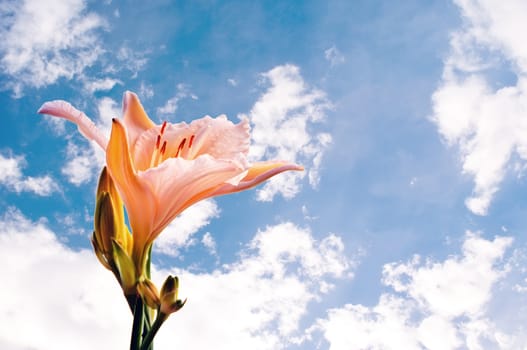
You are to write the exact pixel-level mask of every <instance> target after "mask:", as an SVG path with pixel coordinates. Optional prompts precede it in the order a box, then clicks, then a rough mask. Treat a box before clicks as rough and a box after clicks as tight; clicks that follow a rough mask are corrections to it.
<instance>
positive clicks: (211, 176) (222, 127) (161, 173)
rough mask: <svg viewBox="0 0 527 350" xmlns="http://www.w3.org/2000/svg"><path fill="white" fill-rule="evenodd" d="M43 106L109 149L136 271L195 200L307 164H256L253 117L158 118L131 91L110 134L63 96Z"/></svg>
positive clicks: (108, 161)
mask: <svg viewBox="0 0 527 350" xmlns="http://www.w3.org/2000/svg"><path fill="white" fill-rule="evenodd" d="M38 112H39V113H42V114H49V115H52V116H56V117H61V118H65V119H67V120H70V121H72V122H74V123H75V124H77V126H78V128H79V130H80V132H81V133H82V134H83V135H84V136H85V137H86V138H87V139H90V140H94V141H95V142H96V143H97V144H98V145H99V146H101V147H102V148H103V149H104V150H105V151H106V165H107V168H108V171H109V173H110V175H111V177H112V179H113V180H114V183H115V186H116V187H117V190H118V192H119V194H120V195H121V197H122V200H123V203H124V206H125V208H126V211H127V214H128V219H129V223H130V226H131V231H132V234H133V249H132V259H133V261H134V263H135V264H136V269H137V273H138V277H139V276H141V275H143V273H144V268H145V264H146V260H147V254H148V251H149V249H150V247H151V245H152V243H153V241H154V239H155V238H156V237H157V236H158V235H159V234H160V233H161V231H162V230H163V229H164V228H165V227H166V226H167V225H168V224H169V223H170V222H171V221H172V220H173V219H174V218H175V217H176V216H177V215H179V214H180V213H181V212H182V211H183V210H185V209H186V208H187V207H189V206H190V205H192V204H194V203H196V202H198V201H200V200H203V199H206V198H210V197H213V196H218V195H223V194H229V193H234V192H238V191H243V190H246V189H249V188H252V187H254V186H256V185H258V184H260V183H262V182H263V181H265V180H267V179H269V178H271V177H272V176H274V175H277V174H279V173H281V172H284V171H288V170H303V168H302V167H301V166H299V165H296V164H292V163H289V162H285V161H272V162H256V163H253V164H250V163H249V162H248V160H247V154H248V151H249V143H250V126H249V121H248V120H247V119H243V120H241V121H240V122H239V123H238V124H234V123H232V122H231V121H229V120H227V118H226V117H225V116H224V115H221V116H219V117H217V118H211V117H209V116H206V117H203V118H201V119H197V120H194V121H193V122H191V123H190V124H187V123H183V122H182V123H176V124H172V123H168V122H166V121H165V122H163V123H162V124H161V125H156V124H155V123H154V122H152V120H150V118H149V117H148V115H147V114H146V112H145V111H144V108H143V106H142V105H141V102H140V101H139V99H138V97H137V96H136V95H135V94H134V93H132V92H129V91H127V92H125V94H124V98H123V119H122V120H119V119H113V120H112V131H111V135H110V139H109V140H108V141H107V139H106V137H105V135H103V134H102V133H101V132H100V131H99V130H98V129H97V127H96V126H95V125H94V123H93V122H92V121H91V120H90V119H89V118H88V117H87V116H86V115H85V114H84V113H82V112H80V111H79V110H77V109H76V108H74V107H73V106H71V105H70V104H69V103H67V102H65V101H51V102H46V103H45V104H44V105H42V107H41V108H40V109H39V111H38Z"/></svg>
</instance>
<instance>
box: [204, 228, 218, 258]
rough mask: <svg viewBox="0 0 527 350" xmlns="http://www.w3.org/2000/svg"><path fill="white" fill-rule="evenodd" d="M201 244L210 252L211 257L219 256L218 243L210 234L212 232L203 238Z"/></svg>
mask: <svg viewBox="0 0 527 350" xmlns="http://www.w3.org/2000/svg"><path fill="white" fill-rule="evenodd" d="M201 243H202V244H203V245H204V246H205V248H207V249H208V250H209V253H210V254H211V255H215V256H217V255H218V252H217V251H216V241H215V240H214V237H212V235H211V234H210V232H206V233H205V234H204V235H203V237H202V238H201Z"/></svg>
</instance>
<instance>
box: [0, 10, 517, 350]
mask: <svg viewBox="0 0 527 350" xmlns="http://www.w3.org/2000/svg"><path fill="white" fill-rule="evenodd" d="M525 17H527V5H526V4H525V2H523V1H522V0H511V1H508V2H506V3H505V2H501V1H497V0H496V1H484V0H454V1H446V0H445V1H426V2H423V1H411V0H407V1H402V2H393V1H360V0H353V1H349V0H347V1H305V2H300V1H297V2H282V1H275V2H272V1H261V2H256V1H255V2H247V1H229V2H227V1H194V2H192V3H191V2H170V1H150V2H124V1H112V0H109V1H105V2H98V3H97V2H93V1H85V0H53V1H46V2H45V3H44V2H40V1H37V0H24V1H9V0H8V1H4V2H2V3H1V4H0V23H1V25H0V34H1V37H2V41H1V43H0V67H1V70H0V106H1V107H0V108H1V113H2V114H1V115H2V118H3V120H4V122H5V126H6V127H4V128H2V129H1V130H0V134H1V137H0V140H1V141H0V170H1V171H0V193H1V197H0V206H1V207H0V220H1V225H0V266H1V267H0V271H1V272H2V275H3V276H4V280H6V281H7V283H5V286H8V287H4V288H2V290H1V291H0V300H3V301H2V302H0V314H1V315H3V317H0V319H2V321H0V324H1V326H0V347H1V348H3V349H13V350H17V349H27V348H34V349H70V348H77V349H92V348H101V349H106V348H108V349H110V348H113V349H120V348H126V346H127V344H128V334H129V330H130V327H131V316H130V315H129V312H128V310H127V309H126V305H125V302H124V299H123V298H122V297H121V295H120V291H119V287H118V285H117V284H116V283H115V282H114V281H113V280H112V276H111V274H110V273H109V272H108V271H106V270H104V268H103V267H102V266H100V265H99V264H98V262H97V260H96V258H95V255H94V254H93V253H92V251H91V247H90V243H89V235H90V234H91V230H92V219H91V216H92V214H93V208H94V198H93V197H94V191H95V186H96V181H97V177H98V173H99V172H100V169H101V167H102V166H103V164H104V155H103V154H102V152H101V151H100V150H99V149H98V148H97V146H96V145H94V144H90V143H89V142H88V141H86V140H85V139H84V138H83V137H82V136H81V135H80V134H79V133H78V132H77V129H76V128H75V126H74V125H72V124H68V123H66V122H64V121H61V120H58V119H54V118H52V117H47V116H40V115H38V114H37V113H36V111H37V110H38V108H39V107H40V106H41V104H42V103H44V102H46V101H49V100H54V99H64V100H67V101H69V102H70V103H71V104H73V105H74V106H76V107H77V108H78V109H80V110H82V111H84V112H85V113H86V114H87V115H88V116H90V117H91V118H92V119H93V120H94V121H95V122H96V124H97V125H98V126H99V127H100V128H101V129H103V130H106V132H108V131H109V125H110V121H111V118H114V117H120V114H121V99H122V96H123V93H124V92H125V91H126V90H130V91H134V92H136V93H137V94H138V96H139V98H140V99H141V101H142V103H143V105H144V107H145V110H146V111H147V113H148V114H149V115H150V117H151V118H152V119H153V120H154V121H155V122H157V123H161V122H162V121H164V120H167V121H169V122H174V123H175V122H179V121H186V122H190V121H191V120H193V119H196V118H199V117H201V116H204V115H211V116H217V115H220V114H226V115H227V116H228V117H229V118H230V119H231V120H233V121H237V120H238V119H239V118H243V117H247V118H248V119H249V121H250V122H251V126H252V142H251V152H250V155H251V159H252V160H253V161H258V160H263V159H285V160H288V161H292V162H297V163H299V164H302V165H304V167H305V171H304V172H303V173H295V174H282V175H279V176H277V177H275V178H273V180H272V181H270V182H268V183H267V184H265V185H263V186H260V187H258V188H256V189H253V190H251V191H248V192H244V193H239V194H235V195H230V196H225V197H219V198H215V199H212V200H206V201H204V202H200V203H198V204H196V205H195V206H194V207H191V208H189V209H188V210H187V211H185V212H184V213H183V214H182V215H181V216H180V217H178V218H177V219H176V220H175V221H174V222H173V223H172V224H171V225H170V226H169V227H168V228H167V229H166V230H165V232H164V233H163V234H162V235H161V236H160V237H159V238H158V240H157V242H156V246H155V249H154V258H153V260H154V263H155V274H154V279H156V282H157V283H160V282H161V281H162V280H163V279H164V277H165V276H166V275H167V274H168V273H176V274H178V275H179V276H180V278H181V288H182V291H181V295H182V296H184V297H188V300H189V301H188V303H187V305H186V306H185V308H184V309H183V310H182V311H181V312H179V313H178V314H176V315H174V316H173V317H172V318H171V319H170V320H169V321H168V322H167V324H166V325H164V326H163V328H162V330H161V331H160V333H159V336H158V339H157V342H158V343H157V344H158V345H157V348H159V349H169V348H172V347H177V348H190V349H209V348H212V347H214V348H216V349H332V350H339V349H346V350H347V349H520V348H525V347H527V337H526V336H525V332H524V328H525V326H524V325H525V324H526V323H525V322H526V321H527V319H526V317H525V315H526V314H527V313H526V312H525V311H527V310H526V308H527V294H526V293H527V282H526V281H527V275H526V272H525V266H526V262H527V255H526V254H527V246H526V239H525V228H526V227H527V219H526V216H525V212H526V209H527V200H526V199H525V198H526V197H525V196H524V195H523V194H524V193H527V185H526V183H525V173H526V169H527V165H526V164H527V163H526V160H527V141H526V140H527V137H526V136H525V135H527V119H526V118H527V117H526V116H527V80H526V79H525V77H526V75H527V45H526V44H525V40H524V33H525V32H526V31H527V25H526V24H525V23H527V18H525ZM27 334H31V335H32V336H31V337H28V336H27Z"/></svg>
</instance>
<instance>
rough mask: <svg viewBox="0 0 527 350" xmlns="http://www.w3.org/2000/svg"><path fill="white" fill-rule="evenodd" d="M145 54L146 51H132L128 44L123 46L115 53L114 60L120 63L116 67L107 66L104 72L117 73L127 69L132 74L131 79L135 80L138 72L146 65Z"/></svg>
mask: <svg viewBox="0 0 527 350" xmlns="http://www.w3.org/2000/svg"><path fill="white" fill-rule="evenodd" d="M147 54H148V52H147V51H138V50H134V49H132V48H130V47H129V46H128V44H125V45H123V46H121V47H120V48H119V50H118V51H117V56H116V58H117V60H119V61H120V62H119V64H118V67H116V66H108V67H106V70H107V71H108V72H117V71H121V70H123V69H127V70H129V71H130V72H131V73H132V76H131V78H136V77H137V75H138V74H139V71H140V70H141V69H143V67H144V66H145V65H146V64H147V63H148V58H146V56H147Z"/></svg>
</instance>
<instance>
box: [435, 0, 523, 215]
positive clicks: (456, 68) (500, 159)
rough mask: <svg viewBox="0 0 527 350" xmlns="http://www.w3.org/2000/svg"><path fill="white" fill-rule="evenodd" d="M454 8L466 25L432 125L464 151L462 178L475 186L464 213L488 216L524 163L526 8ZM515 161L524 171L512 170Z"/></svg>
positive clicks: (470, 3) (513, 4)
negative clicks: (513, 173) (515, 159)
mask: <svg viewBox="0 0 527 350" xmlns="http://www.w3.org/2000/svg"><path fill="white" fill-rule="evenodd" d="M456 4H457V5H458V6H459V8H460V10H461V13H462V16H463V20H464V22H463V26H462V28H461V29H459V30H458V31H456V32H454V33H453V34H452V37H451V42H450V46H451V52H450V54H449V56H448V57H447V59H446V60H445V66H444V70H443V81H442V83H441V85H440V86H439V88H438V89H437V90H436V91H435V93H434V94H433V97H432V101H433V115H432V120H433V121H434V122H435V123H436V124H437V126H438V129H439V132H440V133H441V135H442V136H443V137H444V138H445V140H446V141H447V142H448V143H449V144H450V145H457V146H458V147H459V152H460V154H461V158H462V162H463V172H464V173H466V174H469V175H470V176H472V177H473V178H474V182H475V187H474V191H473V193H472V196H471V197H470V198H468V199H467V200H466V205H467V207H468V208H469V209H470V210H471V211H472V212H473V213H475V214H479V215H485V214H486V213H487V211H488V208H489V206H490V203H491V201H492V198H493V197H494V195H495V193H496V192H497V191H498V190H499V186H500V183H501V181H502V180H503V178H504V176H505V174H506V172H507V171H508V170H509V169H510V170H512V171H517V172H521V169H524V168H525V161H526V160H527V139H526V138H525V136H524V135H526V134H527V121H526V119H525V115H526V114H527V79H526V78H525V74H526V73H527V45H526V44H525V40H524V35H523V33H524V32H525V31H526V30H527V3H526V2H525V1H522V0H511V1H507V2H506V3H505V2H500V1H476V0H463V1H461V0H460V1H456ZM503 72H507V74H509V76H510V77H514V78H513V79H510V78H508V80H507V78H506V75H504V74H503ZM515 155H516V156H518V159H519V161H520V162H521V163H522V164H523V165H522V166H517V164H515V165H513V164H511V163H512V162H511V158H512V157H513V156H515ZM514 168H516V170H515V169H514Z"/></svg>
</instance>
